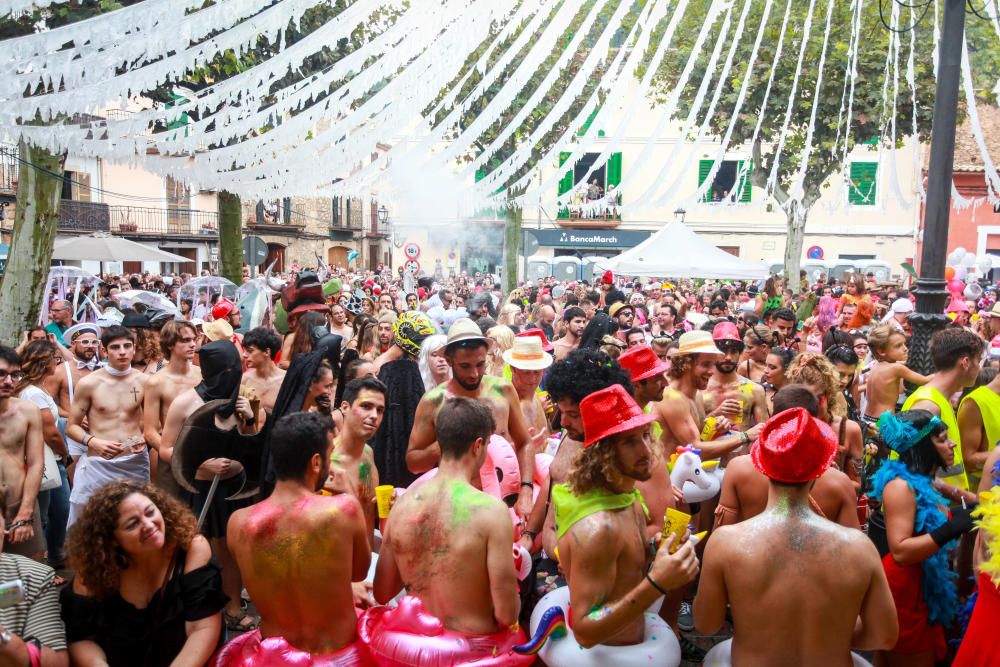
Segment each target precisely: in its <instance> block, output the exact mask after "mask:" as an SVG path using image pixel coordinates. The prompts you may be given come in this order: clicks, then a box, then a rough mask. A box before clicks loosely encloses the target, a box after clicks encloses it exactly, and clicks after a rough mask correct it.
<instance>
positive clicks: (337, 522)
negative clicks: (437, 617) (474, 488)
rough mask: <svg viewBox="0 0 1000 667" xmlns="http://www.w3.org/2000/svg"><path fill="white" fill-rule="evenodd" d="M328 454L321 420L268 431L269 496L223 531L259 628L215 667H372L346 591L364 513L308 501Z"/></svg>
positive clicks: (364, 566) (364, 568)
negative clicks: (271, 485) (346, 666)
mask: <svg viewBox="0 0 1000 667" xmlns="http://www.w3.org/2000/svg"><path fill="white" fill-rule="evenodd" d="M332 452H333V421H332V420H331V419H330V418H329V417H328V416H326V415H323V414H321V413H318V412H309V413H303V412H296V413H292V414H290V415H286V416H284V417H282V418H281V419H279V420H278V422H277V423H276V424H275V426H274V430H273V431H272V441H271V456H272V459H273V464H274V471H275V476H276V479H277V481H276V483H275V486H274V491H273V492H272V493H271V495H270V496H268V498H267V499H266V500H263V501H261V502H259V503H257V504H256V505H253V506H252V507H247V508H245V509H241V510H238V511H237V512H235V513H234V514H233V515H232V517H230V519H229V526H228V531H227V537H228V543H229V544H230V545H231V547H230V548H231V549H232V552H233V556H234V557H235V558H236V562H237V564H238V565H239V568H240V573H241V574H242V575H243V581H244V582H245V583H246V588H247V591H248V592H249V593H250V597H251V598H252V599H253V601H254V604H255V605H256V607H257V609H258V611H259V612H260V618H261V621H260V628H258V629H257V630H255V631H253V632H248V633H246V634H243V635H240V636H239V637H237V638H236V639H234V640H232V641H231V642H229V643H228V644H226V645H225V646H224V647H223V648H222V650H221V652H220V654H219V657H218V659H217V661H216V663H215V665H216V667H236V666H237V665H239V667H254V666H260V667H264V666H267V667H280V666H283V665H302V664H324V665H326V664H331V665H335V664H350V665H359V666H360V665H372V664H374V663H372V662H371V658H370V657H369V654H368V649H367V647H365V645H364V644H363V643H361V642H360V641H358V633H357V615H356V613H355V611H354V596H353V594H352V591H351V582H352V581H360V580H362V579H364V577H365V574H366V573H367V572H368V564H369V561H370V559H371V551H370V550H369V548H368V539H367V537H366V536H365V519H364V512H363V511H362V509H361V505H360V504H359V503H358V500H357V498H355V497H354V496H353V495H351V494H348V493H341V494H337V495H335V496H322V495H319V494H317V493H316V492H317V491H318V490H320V489H321V488H322V486H323V483H324V481H325V480H326V478H327V476H328V475H329V466H330V455H331V454H332ZM508 525H509V523H508ZM264 640H269V641H266V642H265V641H264Z"/></svg>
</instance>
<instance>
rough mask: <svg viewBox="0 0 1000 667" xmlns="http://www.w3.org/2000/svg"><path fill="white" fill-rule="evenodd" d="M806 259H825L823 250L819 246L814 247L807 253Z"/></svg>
mask: <svg viewBox="0 0 1000 667" xmlns="http://www.w3.org/2000/svg"><path fill="white" fill-rule="evenodd" d="M806 257H808V258H809V259H823V249H822V248H821V247H819V246H818V245H814V246H812V247H810V248H809V250H807V251H806Z"/></svg>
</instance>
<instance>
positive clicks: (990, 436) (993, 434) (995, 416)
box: [959, 386, 1000, 488]
mask: <svg viewBox="0 0 1000 667" xmlns="http://www.w3.org/2000/svg"><path fill="white" fill-rule="evenodd" d="M968 400H972V402H974V403H975V404H976V405H978V406H979V413H980V414H981V415H982V416H983V428H984V429H985V431H986V451H988V452H991V451H993V448H994V447H996V446H997V442H998V441H1000V396H997V394H996V392H995V391H993V390H992V389H990V388H989V387H985V386H984V387H978V388H976V389H974V390H972V392H970V393H969V395H968V396H966V397H965V398H963V399H962V403H965V402H966V401H968ZM961 407H962V406H961V404H959V408H960V409H961ZM968 475H969V478H970V479H969V481H970V483H973V484H974V486H975V487H976V488H978V487H979V477H981V475H980V473H976V472H972V471H971V470H970V471H969V473H968Z"/></svg>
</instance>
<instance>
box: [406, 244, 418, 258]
mask: <svg viewBox="0 0 1000 667" xmlns="http://www.w3.org/2000/svg"><path fill="white" fill-rule="evenodd" d="M403 254H404V255H406V257H407V259H417V258H418V257H420V246H418V245H417V244H416V243H407V244H406V245H405V246H404V247H403Z"/></svg>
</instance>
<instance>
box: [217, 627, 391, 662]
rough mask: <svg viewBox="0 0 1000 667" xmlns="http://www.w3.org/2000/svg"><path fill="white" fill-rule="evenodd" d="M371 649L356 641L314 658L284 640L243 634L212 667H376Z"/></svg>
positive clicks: (222, 650)
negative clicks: (370, 653) (369, 650)
mask: <svg viewBox="0 0 1000 667" xmlns="http://www.w3.org/2000/svg"><path fill="white" fill-rule="evenodd" d="M376 664H377V663H375V662H373V661H372V659H371V656H370V655H369V653H368V648H367V647H366V646H365V645H364V643H362V642H361V641H360V640H355V641H354V642H353V643H351V644H348V645H347V646H345V647H344V648H342V649H340V650H339V651H337V652H336V653H329V654H324V655H314V654H312V653H308V652H306V651H302V650H299V649H297V648H295V647H294V646H292V645H291V644H289V643H288V640H286V639H285V638H284V637H267V638H266V639H265V638H262V637H261V635H260V630H259V629H258V630H254V631H252V632H247V633H246V634H242V635H240V636H239V637H237V638H236V639H233V640H232V641H229V642H227V643H226V645H225V646H223V647H222V648H221V649H219V652H218V653H217V654H216V655H215V659H214V660H212V661H211V665H212V667H368V666H369V665H370V666H372V667H374V665H376Z"/></svg>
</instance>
